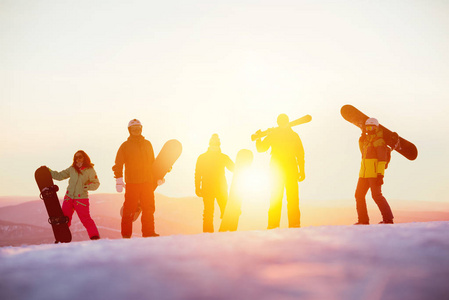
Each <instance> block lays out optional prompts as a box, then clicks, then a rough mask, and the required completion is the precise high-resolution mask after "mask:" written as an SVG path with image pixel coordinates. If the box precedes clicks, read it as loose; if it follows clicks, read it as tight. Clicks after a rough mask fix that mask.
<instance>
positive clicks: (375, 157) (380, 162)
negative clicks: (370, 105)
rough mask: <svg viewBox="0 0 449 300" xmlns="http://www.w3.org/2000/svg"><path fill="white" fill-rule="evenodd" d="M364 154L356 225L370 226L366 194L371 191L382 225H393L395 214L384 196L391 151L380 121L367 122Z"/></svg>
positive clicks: (370, 119) (361, 147) (360, 140)
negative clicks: (383, 191) (384, 184)
mask: <svg viewBox="0 0 449 300" xmlns="http://www.w3.org/2000/svg"><path fill="white" fill-rule="evenodd" d="M359 147H360V151H361V152H362V163H361V167H360V172H359V181H358V183H357V188H356V191H355V200H356V208H357V215H358V222H357V223H355V225H368V224H369V217H368V210H367V208H366V199H365V196H366V193H367V192H368V190H369V189H371V195H372V197H373V200H374V202H376V204H377V206H378V207H379V210H380V212H381V214H382V218H383V221H382V222H380V224H393V213H392V211H391V208H390V205H388V202H387V200H386V199H385V197H384V196H383V195H382V185H383V183H384V180H383V179H384V173H385V169H386V167H387V162H388V154H389V149H388V147H387V145H386V143H385V140H384V139H383V131H382V129H381V128H380V127H379V121H377V119H374V118H369V119H368V120H366V122H365V130H363V131H362V136H361V137H360V139H359Z"/></svg>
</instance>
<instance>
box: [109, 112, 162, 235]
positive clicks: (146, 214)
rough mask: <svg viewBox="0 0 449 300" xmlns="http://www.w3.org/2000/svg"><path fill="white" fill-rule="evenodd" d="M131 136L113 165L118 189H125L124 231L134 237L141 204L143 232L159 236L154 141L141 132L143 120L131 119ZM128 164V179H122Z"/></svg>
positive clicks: (143, 233) (118, 153)
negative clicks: (156, 230) (135, 221)
mask: <svg viewBox="0 0 449 300" xmlns="http://www.w3.org/2000/svg"><path fill="white" fill-rule="evenodd" d="M128 131H129V134H130V135H129V137H128V139H127V140H126V141H125V142H124V143H123V144H122V145H121V146H120V148H119V149H118V152H117V156H116V158H115V165H114V166H113V167H112V170H113V171H114V177H115V178H116V190H117V192H119V193H121V192H122V191H123V188H125V189H126V191H125V203H124V204H123V216H122V222H121V233H122V237H123V238H131V235H132V226H133V216H134V213H135V212H136V211H137V208H138V206H139V204H140V206H141V208H142V218H141V220H142V236H143V237H155V236H159V234H157V233H156V232H155V230H154V212H155V202H154V190H155V187H156V185H157V184H156V183H155V182H154V179H153V174H152V166H153V162H154V151H153V145H152V144H151V143H150V142H149V141H148V140H146V139H145V138H144V137H143V136H142V124H141V123H140V121H139V120H137V119H133V120H131V121H130V122H129V123H128ZM123 166H124V167H125V181H126V185H125V181H124V180H123Z"/></svg>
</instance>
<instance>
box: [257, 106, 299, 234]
mask: <svg viewBox="0 0 449 300" xmlns="http://www.w3.org/2000/svg"><path fill="white" fill-rule="evenodd" d="M277 123H278V125H279V127H276V128H273V129H271V130H270V132H269V133H268V135H267V137H266V138H265V139H263V140H261V139H257V140H256V149H257V151H258V152H265V151H267V150H268V149H269V148H270V147H271V161H270V168H271V171H272V173H273V181H274V182H273V191H272V194H271V199H270V209H269V211H268V229H274V228H277V227H279V226H280V222H281V210H282V198H283V197H284V189H285V190H286V193H287V212H288V227H290V228H298V227H301V223H300V217H301V213H300V210H299V188H298V182H301V181H303V180H304V179H305V178H306V175H305V170H304V166H305V160H304V147H303V145H302V142H301V139H300V138H299V135H298V134H297V133H296V132H294V131H293V129H292V128H291V127H290V125H289V124H290V122H289V118H288V116H287V115H286V114H280V115H279V116H278V118H277Z"/></svg>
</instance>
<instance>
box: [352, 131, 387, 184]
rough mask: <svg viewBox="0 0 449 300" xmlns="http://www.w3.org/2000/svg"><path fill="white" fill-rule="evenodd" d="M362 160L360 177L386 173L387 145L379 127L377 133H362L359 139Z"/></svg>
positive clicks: (373, 176)
mask: <svg viewBox="0 0 449 300" xmlns="http://www.w3.org/2000/svg"><path fill="white" fill-rule="evenodd" d="M359 147H360V152H361V153H362V162H361V166H360V172H359V177H360V178H376V177H377V176H378V175H384V173H385V166H386V163H387V145H386V143H385V140H384V139H383V131H382V130H381V129H378V131H377V132H376V133H375V134H371V135H364V134H363V135H362V136H361V137H360V139H359Z"/></svg>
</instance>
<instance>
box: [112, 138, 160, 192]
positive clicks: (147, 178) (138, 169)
mask: <svg viewBox="0 0 449 300" xmlns="http://www.w3.org/2000/svg"><path fill="white" fill-rule="evenodd" d="M153 162H154V151H153V145H151V143H150V142H149V141H147V140H146V139H145V138H144V137H143V136H141V135H140V136H132V135H131V136H130V137H129V138H128V140H127V141H125V142H124V143H123V144H122V145H121V146H120V148H119V149H118V151H117V156H116V158H115V165H114V166H113V167H112V170H113V171H114V176H115V178H120V177H123V165H125V182H126V183H153V174H152V166H153Z"/></svg>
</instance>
